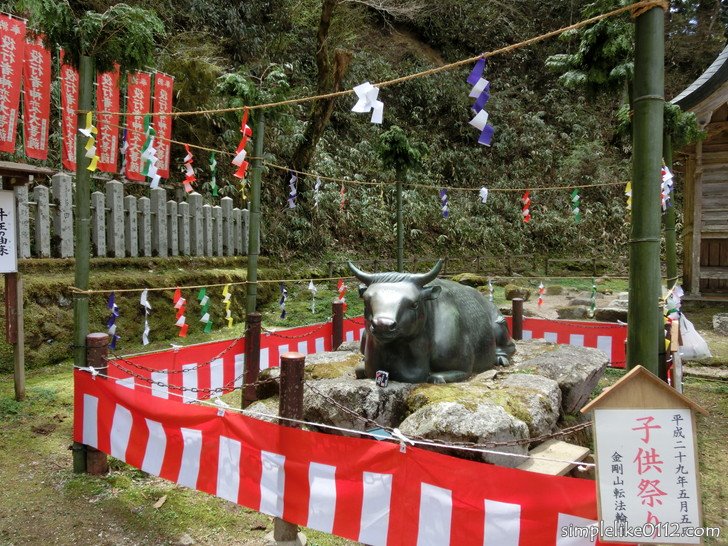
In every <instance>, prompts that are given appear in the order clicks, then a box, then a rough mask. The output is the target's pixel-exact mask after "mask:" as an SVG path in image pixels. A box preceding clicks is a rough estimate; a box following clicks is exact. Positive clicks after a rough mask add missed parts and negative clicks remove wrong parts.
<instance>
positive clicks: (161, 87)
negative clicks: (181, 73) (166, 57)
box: [154, 72, 174, 178]
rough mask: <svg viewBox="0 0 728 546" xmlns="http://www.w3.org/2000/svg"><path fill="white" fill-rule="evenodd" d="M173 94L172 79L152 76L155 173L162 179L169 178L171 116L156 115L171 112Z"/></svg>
mask: <svg viewBox="0 0 728 546" xmlns="http://www.w3.org/2000/svg"><path fill="white" fill-rule="evenodd" d="M173 92H174V78H173V77H172V76H169V75H168V74H160V73H159V72H157V73H156V74H155V75H154V114H155V115H154V129H155V130H156V131H157V138H156V139H155V140H154V145H155V146H156V147H157V158H159V161H158V162H157V165H158V167H159V168H158V170H157V173H158V174H159V176H161V177H162V178H169V148H170V142H169V139H170V138H172V116H160V115H158V114H160V113H165V112H171V111H172V95H173Z"/></svg>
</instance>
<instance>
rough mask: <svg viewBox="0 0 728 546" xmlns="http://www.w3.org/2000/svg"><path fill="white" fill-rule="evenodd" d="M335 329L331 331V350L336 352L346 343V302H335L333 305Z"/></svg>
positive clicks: (332, 313) (332, 312)
mask: <svg viewBox="0 0 728 546" xmlns="http://www.w3.org/2000/svg"><path fill="white" fill-rule="evenodd" d="M331 315H332V317H333V319H332V320H333V328H332V329H331V350H332V351H335V350H336V349H338V348H339V345H341V344H342V343H343V342H344V302H343V301H339V300H334V301H333V303H332V304H331Z"/></svg>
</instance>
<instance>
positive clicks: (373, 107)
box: [351, 82, 384, 123]
mask: <svg viewBox="0 0 728 546" xmlns="http://www.w3.org/2000/svg"><path fill="white" fill-rule="evenodd" d="M354 93H356V96H357V97H358V98H359V100H358V101H357V102H356V104H355V105H354V107H353V108H352V109H351V111H352V112H356V113H358V114H365V113H367V112H371V113H372V123H382V120H383V119H384V103H383V102H382V101H380V100H377V97H379V88H378V87H374V86H373V85H372V84H371V83H369V82H364V83H362V84H360V85H357V86H356V87H355V88H354Z"/></svg>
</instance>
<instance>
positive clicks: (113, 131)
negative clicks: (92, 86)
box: [96, 65, 120, 173]
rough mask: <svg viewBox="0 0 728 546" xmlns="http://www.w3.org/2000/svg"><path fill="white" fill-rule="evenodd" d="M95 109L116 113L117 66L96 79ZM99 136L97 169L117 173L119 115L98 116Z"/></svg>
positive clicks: (117, 96)
mask: <svg viewBox="0 0 728 546" xmlns="http://www.w3.org/2000/svg"><path fill="white" fill-rule="evenodd" d="M96 109H97V110H101V111H103V112H118V111H119V109H120V99H119V66H118V65H117V66H116V67H115V69H114V70H113V71H111V72H103V73H101V74H99V75H98V76H97V77H96ZM96 128H97V129H98V130H99V134H98V136H97V138H96V153H97V154H98V156H99V164H98V169H99V170H100V171H103V172H107V173H115V172H117V170H118V169H117V167H116V164H117V162H118V160H119V115H118V114H99V115H98V117H97V119H96Z"/></svg>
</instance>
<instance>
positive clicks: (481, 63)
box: [468, 59, 488, 85]
mask: <svg viewBox="0 0 728 546" xmlns="http://www.w3.org/2000/svg"><path fill="white" fill-rule="evenodd" d="M486 64H488V61H487V60H486V59H478V62H476V63H475V66H474V67H473V71H472V72H471V73H470V76H468V83H469V84H470V85H475V84H476V83H478V80H479V79H480V78H481V77H483V72H484V71H485V65H486Z"/></svg>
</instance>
